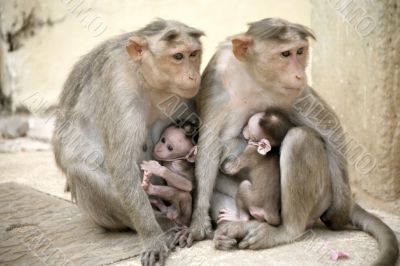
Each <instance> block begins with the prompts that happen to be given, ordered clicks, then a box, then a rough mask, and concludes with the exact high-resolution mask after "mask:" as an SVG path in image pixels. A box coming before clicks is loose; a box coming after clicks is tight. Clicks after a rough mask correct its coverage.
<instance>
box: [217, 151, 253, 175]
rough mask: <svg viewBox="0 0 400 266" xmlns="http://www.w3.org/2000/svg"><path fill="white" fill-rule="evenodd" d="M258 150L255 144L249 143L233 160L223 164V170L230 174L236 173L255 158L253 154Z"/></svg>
mask: <svg viewBox="0 0 400 266" xmlns="http://www.w3.org/2000/svg"><path fill="white" fill-rule="evenodd" d="M256 152H257V148H256V147H255V146H253V145H247V146H246V148H245V150H244V151H243V152H242V153H241V154H239V155H238V156H237V157H236V158H234V159H233V160H229V158H228V159H227V160H225V161H224V163H223V164H222V169H223V171H224V172H225V173H226V174H228V175H236V174H237V173H239V171H240V170H242V169H243V168H245V167H247V166H248V165H249V163H250V162H251V160H252V159H253V156H251V155H252V154H254V153H256Z"/></svg>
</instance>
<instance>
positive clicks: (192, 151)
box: [186, 145, 197, 163]
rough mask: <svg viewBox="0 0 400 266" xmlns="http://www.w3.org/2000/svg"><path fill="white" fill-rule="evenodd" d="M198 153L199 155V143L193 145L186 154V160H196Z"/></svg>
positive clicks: (191, 161)
mask: <svg viewBox="0 0 400 266" xmlns="http://www.w3.org/2000/svg"><path fill="white" fill-rule="evenodd" d="M196 155H197V145H195V146H193V148H191V149H190V151H189V153H188V154H187V155H186V160H187V161H188V162H189V163H194V162H195V161H196Z"/></svg>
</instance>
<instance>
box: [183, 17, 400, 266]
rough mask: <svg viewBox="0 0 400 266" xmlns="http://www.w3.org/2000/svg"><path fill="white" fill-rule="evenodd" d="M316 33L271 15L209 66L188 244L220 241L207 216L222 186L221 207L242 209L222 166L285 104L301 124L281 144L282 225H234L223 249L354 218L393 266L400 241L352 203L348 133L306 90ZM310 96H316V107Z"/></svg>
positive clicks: (221, 234)
mask: <svg viewBox="0 0 400 266" xmlns="http://www.w3.org/2000/svg"><path fill="white" fill-rule="evenodd" d="M309 37H311V38H314V36H313V34H312V33H311V31H310V30H309V29H308V28H306V27H304V26H302V25H299V24H294V23H291V22H288V21H286V20H283V19H274V18H272V19H271V18H270V19H263V20H261V21H258V22H255V23H252V24H250V27H249V29H248V31H247V32H246V33H244V34H240V35H237V36H234V37H233V38H231V39H230V41H228V42H226V43H224V44H222V45H221V47H220V48H219V50H218V51H217V52H216V54H215V55H214V57H213V59H212V60H211V62H210V63H209V64H208V66H207V68H206V69H205V71H204V73H203V76H202V82H201V90H200V93H199V95H198V99H197V100H198V105H197V106H198V108H199V112H200V117H201V118H202V123H203V124H202V125H201V127H200V137H199V143H198V146H199V150H198V155H197V161H196V169H195V170H196V181H197V186H196V189H197V192H196V196H195V198H194V210H193V215H192V224H191V230H190V232H191V235H190V236H189V238H188V244H189V245H190V244H191V243H192V240H193V239H195V240H200V239H204V238H207V237H208V238H210V237H212V229H211V223H210V218H209V213H208V212H209V209H210V202H211V198H212V195H213V188H214V185H215V183H217V185H216V190H217V191H219V192H222V193H219V194H217V193H216V194H214V200H213V204H212V207H213V208H214V207H217V208H221V207H229V208H235V204H234V201H233V200H232V198H230V199H229V197H228V196H224V193H225V194H229V195H230V196H231V197H233V196H234V194H233V195H232V191H233V189H232V186H234V185H232V183H234V184H238V182H236V183H235V182H234V181H231V182H230V183H228V182H225V181H217V182H216V177H217V174H218V167H219V166H220V165H221V163H222V162H224V160H225V159H226V158H228V157H231V156H233V155H235V154H238V153H239V152H240V148H238V147H240V146H242V145H239V144H240V143H241V142H240V140H239V138H238V136H239V134H240V132H241V130H242V128H243V126H244V124H245V123H246V122H247V120H248V119H249V117H250V116H251V115H253V114H254V113H257V112H260V111H262V110H265V108H267V107H268V106H271V105H277V106H279V107H281V108H283V109H286V110H287V111H288V112H289V113H290V116H291V120H293V121H294V122H295V125H297V127H294V128H292V129H291V130H289V132H288V134H287V135H286V137H285V139H284V141H283V143H282V147H281V157H280V169H281V199H282V206H281V207H282V212H281V218H282V225H281V226H279V227H274V226H271V225H269V224H267V223H260V222H258V221H255V220H252V221H248V222H244V221H234V222H226V223H223V224H221V226H219V228H218V229H217V231H216V233H215V237H214V241H215V246H216V247H217V248H219V249H230V248H233V247H234V246H235V245H238V247H239V248H242V249H246V248H249V249H260V248H268V247H272V246H275V245H280V244H284V243H288V242H291V241H293V240H294V239H295V238H296V237H297V236H299V235H301V234H302V233H303V232H304V230H305V229H306V227H307V225H309V224H310V223H311V222H312V221H314V220H317V219H319V218H321V219H322V220H323V221H324V222H325V224H326V225H327V226H329V227H330V228H333V229H340V228H342V227H343V226H344V225H346V224H348V223H349V222H350V223H351V224H353V225H355V226H357V227H359V228H361V229H362V230H365V231H366V232H369V233H371V234H372V235H373V236H374V237H375V238H376V239H377V240H378V243H379V247H380V253H379V257H378V258H377V260H376V262H375V265H394V264H395V261H396V260H397V257H398V244H397V240H396V237H395V235H394V233H393V231H392V230H391V229H390V228H389V227H388V226H386V225H385V224H384V223H383V222H382V221H381V220H379V219H378V218H376V217H375V216H373V215H371V214H369V213H368V212H366V211H365V210H363V209H362V208H361V207H360V206H359V205H357V204H356V203H355V202H354V201H353V200H352V197H351V191H350V186H349V180H348V172H347V163H346V159H345V156H344V140H343V138H344V137H343V130H342V128H341V127H340V124H339V121H338V118H337V117H336V115H335V114H334V113H333V111H332V110H331V109H330V108H329V106H328V105H327V104H326V103H325V102H324V101H323V100H321V99H320V98H319V97H318V96H317V94H316V93H315V92H314V90H313V89H312V88H310V87H309V86H307V76H306V72H305V68H306V64H307V59H308V49H309V44H308V38H309ZM309 99H313V101H312V102H311V104H310V101H308V102H307V100H309ZM312 104H314V105H313V106H310V105H312ZM315 106H321V107H322V108H319V109H318V111H319V112H318V115H317V116H315V117H314V116H313V112H312V111H310V109H312V108H314V107H315ZM220 180H229V179H227V178H226V177H225V179H221V177H220ZM221 202H222V203H221ZM229 202H231V203H229ZM232 202H233V204H232ZM226 204H230V206H226ZM213 208H211V212H212V213H215V210H213ZM217 211H218V210H217Z"/></svg>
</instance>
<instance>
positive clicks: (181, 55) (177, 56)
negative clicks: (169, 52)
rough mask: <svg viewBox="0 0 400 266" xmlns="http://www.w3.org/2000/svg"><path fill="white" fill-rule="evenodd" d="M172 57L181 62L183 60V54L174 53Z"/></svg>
mask: <svg viewBox="0 0 400 266" xmlns="http://www.w3.org/2000/svg"><path fill="white" fill-rule="evenodd" d="M173 57H174V58H175V59H176V60H179V61H180V60H182V59H183V54H182V53H176V54H174V55H173Z"/></svg>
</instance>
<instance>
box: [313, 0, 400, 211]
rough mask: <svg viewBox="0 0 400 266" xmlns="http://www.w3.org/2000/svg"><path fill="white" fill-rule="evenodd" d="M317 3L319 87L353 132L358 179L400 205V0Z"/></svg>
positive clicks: (351, 154)
mask: <svg viewBox="0 0 400 266" xmlns="http://www.w3.org/2000/svg"><path fill="white" fill-rule="evenodd" d="M312 3H313V11H312V27H313V28H314V30H315V32H316V34H317V35H318V36H319V40H318V41H317V42H316V43H315V45H314V53H313V62H312V63H313V69H312V74H313V85H314V86H315V88H316V90H317V91H318V92H319V93H320V94H321V95H322V96H323V98H324V99H326V100H327V101H328V103H329V104H331V105H332V106H333V108H334V109H335V111H336V113H338V114H339V116H340V119H341V120H342V122H343V125H344V127H345V129H346V133H347V143H348V153H347V154H348V161H349V168H350V173H351V175H350V177H351V179H352V181H353V182H356V183H357V185H358V186H359V187H361V188H362V189H364V190H365V191H367V192H368V193H370V194H371V195H373V196H374V197H376V198H380V199H383V200H387V201H397V204H398V206H400V53H399V47H400V33H399V29H400V5H399V1H398V0H386V1H369V0H358V1H347V0H335V1H320V0H312ZM349 3H350V4H349Z"/></svg>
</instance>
